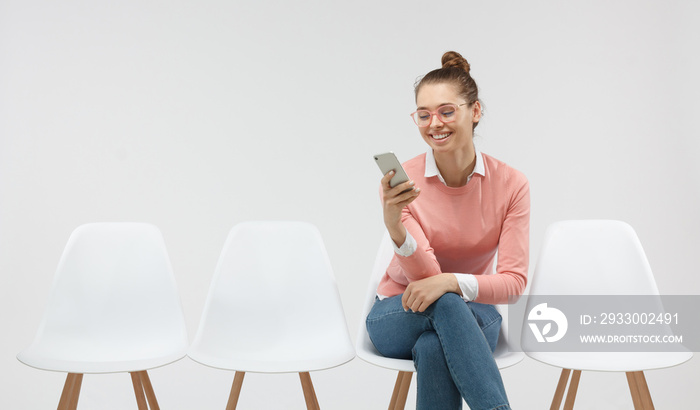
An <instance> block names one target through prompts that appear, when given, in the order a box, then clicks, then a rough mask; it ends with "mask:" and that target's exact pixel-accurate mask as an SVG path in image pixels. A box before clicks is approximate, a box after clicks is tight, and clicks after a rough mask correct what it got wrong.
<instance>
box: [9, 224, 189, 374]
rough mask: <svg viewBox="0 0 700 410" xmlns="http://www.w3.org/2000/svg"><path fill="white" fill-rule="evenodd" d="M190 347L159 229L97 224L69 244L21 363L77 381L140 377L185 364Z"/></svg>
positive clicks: (78, 231)
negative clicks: (81, 377)
mask: <svg viewBox="0 0 700 410" xmlns="http://www.w3.org/2000/svg"><path fill="white" fill-rule="evenodd" d="M187 345H188V340H187V332H186V328H185V322H184V317H183V312H182V306H181V304H180V299H179V295H178V292H177V287H176V284H175V278H174V275H173V271H172V267H171V264H170V260H169V258H168V254H167V251H166V248H165V243H164V241H163V237H162V235H161V233H160V231H159V230H158V228H157V227H155V226H153V225H150V224H144V223H95V224H87V225H82V226H80V227H78V228H77V229H75V231H73V233H72V235H71V236H70V238H69V240H68V243H67V245H66V247H65V250H64V252H63V255H62V256H61V259H60V262H59V264H58V268H57V270H56V274H55V276H54V282H53V287H52V289H51V293H50V296H49V301H48V304H47V306H46V310H45V313H44V316H43V319H42V321H41V324H40V325H39V330H38V331H37V334H36V337H35V339H34V342H33V343H32V344H31V345H30V347H29V348H27V349H26V350H24V351H23V352H21V353H20V354H19V355H18V359H19V360H20V361H22V362H24V363H26V364H28V365H30V366H33V367H38V368H42V369H47V370H58V371H70V372H75V373H103V372H104V373H108V372H121V371H137V370H145V369H148V368H153V367H157V366H162V365H165V364H167V363H170V362H173V361H175V360H178V359H180V358H182V357H184V355H185V353H186V351H187Z"/></svg>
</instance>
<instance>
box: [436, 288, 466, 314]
mask: <svg viewBox="0 0 700 410" xmlns="http://www.w3.org/2000/svg"><path fill="white" fill-rule="evenodd" d="M432 307H433V309H439V310H445V309H448V310H452V309H460V310H465V309H468V308H467V304H466V302H465V301H464V299H462V297H461V296H459V295H458V294H456V293H452V292H448V293H445V294H444V295H442V296H440V297H439V298H438V300H436V301H435V302H433V304H432Z"/></svg>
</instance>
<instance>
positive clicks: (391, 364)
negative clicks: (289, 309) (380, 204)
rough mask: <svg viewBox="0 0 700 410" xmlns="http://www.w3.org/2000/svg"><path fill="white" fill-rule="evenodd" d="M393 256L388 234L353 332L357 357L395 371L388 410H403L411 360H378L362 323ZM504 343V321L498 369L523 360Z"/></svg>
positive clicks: (499, 346)
mask: <svg viewBox="0 0 700 410" xmlns="http://www.w3.org/2000/svg"><path fill="white" fill-rule="evenodd" d="M393 255H394V247H393V245H392V244H391V237H390V236H389V234H388V233H385V234H384V238H383V239H382V242H381V244H380V246H379V251H378V252H377V257H376V259H375V262H374V267H373V269H372V275H371V277H370V281H369V285H368V287H367V294H366V296H365V304H364V308H363V311H362V316H361V318H362V320H361V322H360V326H359V329H358V332H357V357H359V358H360V359H362V360H364V361H366V362H368V363H371V364H373V365H375V366H379V367H384V368H386V369H390V370H398V372H399V374H398V376H397V377H396V384H395V385H394V392H393V394H392V395H391V401H390V404H389V410H399V409H403V408H404V407H405V405H406V399H407V396H408V390H409V388H410V386H411V379H412V378H413V373H414V372H415V371H416V368H415V366H414V365H413V361H412V360H404V359H392V358H389V357H384V356H382V355H381V353H379V352H378V351H377V349H376V348H375V347H374V344H372V341H371V340H370V339H369V335H368V334H367V327H366V326H365V320H364V319H365V318H366V317H367V315H368V314H369V311H370V309H372V305H373V304H374V301H375V297H376V295H377V286H379V281H380V280H381V278H382V275H384V272H386V268H387V267H388V266H389V263H390V262H391V259H392V257H393ZM496 307H497V308H498V309H499V312H501V313H504V312H503V311H501V309H500V308H499V306H498V305H497V306H496ZM508 340H509V338H508V328H507V320H505V317H504V320H503V322H502V324H501V333H500V335H499V338H498V344H497V345H496V351H495V352H494V358H495V359H496V364H497V365H498V368H499V369H503V368H506V367H509V366H513V365H515V364H517V363H519V362H520V361H521V360H523V358H524V357H525V355H524V354H523V353H522V352H521V351H520V349H519V348H515V347H511V346H510V345H509V341H508Z"/></svg>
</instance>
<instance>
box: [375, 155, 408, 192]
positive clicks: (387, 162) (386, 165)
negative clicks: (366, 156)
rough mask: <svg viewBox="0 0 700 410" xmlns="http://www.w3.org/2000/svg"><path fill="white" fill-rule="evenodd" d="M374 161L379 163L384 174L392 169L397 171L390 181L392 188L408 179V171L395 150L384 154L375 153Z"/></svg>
mask: <svg viewBox="0 0 700 410" xmlns="http://www.w3.org/2000/svg"><path fill="white" fill-rule="evenodd" d="M374 162H376V163H377V166H378V167H379V169H380V170H381V171H382V175H386V174H387V172H389V171H391V170H393V171H394V172H396V174H394V176H393V177H392V178H391V181H389V186H391V187H392V188H393V187H395V186H396V185H398V184H401V183H404V182H406V181H408V175H407V174H406V171H404V169H403V167H402V166H401V163H400V162H399V160H398V158H396V155H394V153H393V152H391V151H390V152H385V153H384V154H377V155H375V156H374Z"/></svg>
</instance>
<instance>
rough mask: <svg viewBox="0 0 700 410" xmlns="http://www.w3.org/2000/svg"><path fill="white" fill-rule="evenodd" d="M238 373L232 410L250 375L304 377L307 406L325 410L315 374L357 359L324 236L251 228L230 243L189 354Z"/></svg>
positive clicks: (300, 227)
mask: <svg viewBox="0 0 700 410" xmlns="http://www.w3.org/2000/svg"><path fill="white" fill-rule="evenodd" d="M188 355H189V357H190V358H192V359H193V360H195V361H197V362H199V363H201V364H204V365H207V366H211V367H215V368H219V369H225V370H235V371H236V374H235V377H234V382H233V386H232V388H231V394H230V395H229V401H228V405H227V407H226V409H227V410H231V409H234V408H236V405H237V402H238V397H239V394H240V390H241V385H242V383H243V377H244V375H245V372H261V373H299V377H300V378H301V384H302V388H303V390H304V397H305V400H306V405H307V407H308V408H309V409H318V406H319V405H318V401H317V399H316V395H315V393H314V390H313V385H312V383H311V378H310V377H309V372H310V371H315V370H323V369H328V368H332V367H335V366H339V365H341V364H344V363H346V362H348V361H350V360H352V359H353V358H354V357H355V350H354V348H353V346H352V343H351V341H350V337H349V335H348V330H347V324H346V322H345V315H344V313H343V308H342V304H341V301H340V295H339V293H338V289H337V287H336V284H335V278H334V276H333V272H332V269H331V265H330V261H329V259H328V256H327V254H326V250H325V247H324V244H323V239H322V238H321V234H320V233H319V231H318V229H316V227H314V226H313V225H311V224H308V223H303V222H246V223H241V224H239V225H237V226H235V227H234V228H233V229H232V230H231V232H230V233H229V235H228V238H227V239H226V243H225V245H224V247H223V251H222V252H221V256H220V258H219V262H218V264H217V266H216V271H215V273H214V277H213V279H212V282H211V287H210V289H209V295H208V297H207V300H206V304H205V306H204V311H203V313H202V318H201V321H200V324H199V329H198V331H197V335H196V336H195V339H194V342H193V343H192V346H191V348H190V351H189V353H188Z"/></svg>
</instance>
